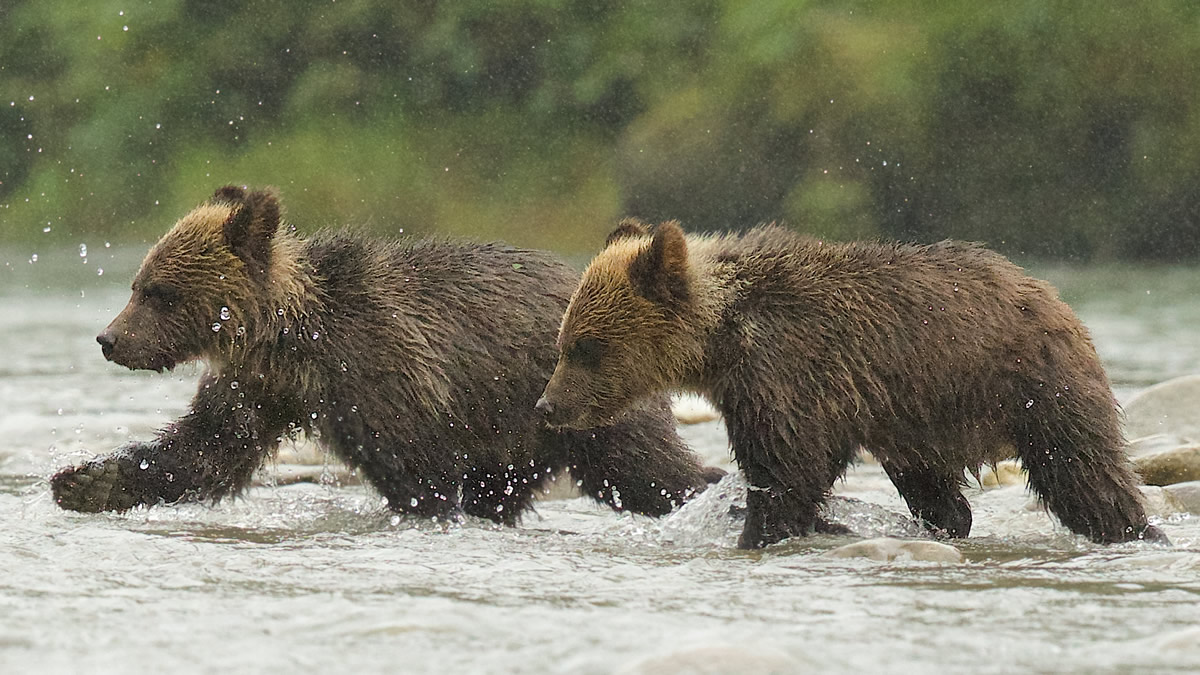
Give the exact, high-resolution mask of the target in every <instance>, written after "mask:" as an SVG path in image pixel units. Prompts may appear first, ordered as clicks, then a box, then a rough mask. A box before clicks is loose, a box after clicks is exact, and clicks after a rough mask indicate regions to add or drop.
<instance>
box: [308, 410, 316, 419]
mask: <svg viewBox="0 0 1200 675" xmlns="http://www.w3.org/2000/svg"><path fill="white" fill-rule="evenodd" d="M309 417H311V418H313V419H314V420H315V419H317V413H316V412H315V411H314V412H313V414H311V415H309Z"/></svg>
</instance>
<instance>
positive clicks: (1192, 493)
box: [1162, 480, 1200, 513]
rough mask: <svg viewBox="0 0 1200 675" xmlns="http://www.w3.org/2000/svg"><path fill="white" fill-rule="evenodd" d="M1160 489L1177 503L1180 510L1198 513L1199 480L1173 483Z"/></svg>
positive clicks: (1199, 504) (1199, 507) (1199, 502)
mask: <svg viewBox="0 0 1200 675" xmlns="http://www.w3.org/2000/svg"><path fill="white" fill-rule="evenodd" d="M1162 489H1163V491H1165V492H1166V493H1167V494H1169V495H1171V497H1172V499H1174V500H1175V501H1176V503H1178V504H1179V507H1180V510H1181V511H1187V512H1188V513H1200V480H1192V481H1188V482H1186V483H1175V484H1174V485H1168V486H1166V487H1164V488H1162Z"/></svg>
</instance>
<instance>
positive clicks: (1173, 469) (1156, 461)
mask: <svg viewBox="0 0 1200 675" xmlns="http://www.w3.org/2000/svg"><path fill="white" fill-rule="evenodd" d="M1133 468H1134V470H1135V471H1137V472H1138V473H1139V474H1140V475H1141V476H1142V480H1143V481H1145V482H1146V483H1147V484H1148V485H1171V484H1173V483H1184V482H1187V481H1194V480H1200V444H1195V443H1192V444H1189V445H1184V446H1180V447H1177V448H1172V449H1170V450H1161V451H1159V452H1152V453H1149V454H1145V455H1138V456H1136V457H1133Z"/></svg>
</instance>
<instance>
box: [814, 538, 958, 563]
mask: <svg viewBox="0 0 1200 675" xmlns="http://www.w3.org/2000/svg"><path fill="white" fill-rule="evenodd" d="M820 557H822V558H870V559H871V560H878V561H880V562H892V561H894V560H899V561H909V560H912V561H921V562H948V563H958V562H962V560H963V555H962V552H961V551H959V550H958V549H956V548H954V547H953V546H950V545H948V544H941V543H938V542H936V541H910V540H907V539H892V538H889V537H880V538H878V539H865V540H863V541H856V542H854V543H853V544H846V545H845V546H839V547H837V548H835V549H833V550H830V551H826V552H825V553H822V554H821V556H820Z"/></svg>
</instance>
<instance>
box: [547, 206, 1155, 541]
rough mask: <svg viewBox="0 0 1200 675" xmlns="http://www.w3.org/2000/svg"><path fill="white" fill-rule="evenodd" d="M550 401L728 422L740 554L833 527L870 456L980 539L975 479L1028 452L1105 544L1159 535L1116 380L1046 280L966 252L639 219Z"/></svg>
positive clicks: (572, 341) (580, 328)
mask: <svg viewBox="0 0 1200 675" xmlns="http://www.w3.org/2000/svg"><path fill="white" fill-rule="evenodd" d="M558 346H559V350H560V353H561V356H560V358H559V362H558V366H557V367H556V368H555V371H554V375H553V377H551V379H550V382H549V384H548V385H547V386H546V390H545V392H544V395H543V397H542V398H541V399H540V400H539V401H538V405H537V407H538V409H540V410H541V411H542V412H543V414H544V415H546V417H547V419H548V420H549V421H550V422H551V423H552V424H555V425H558V426H561V427H570V428H579V427H588V426H595V425H599V424H605V423H608V422H610V421H612V420H615V419H619V418H618V417H617V416H619V415H620V414H621V413H622V411H623V410H626V409H628V408H629V407H630V406H631V405H635V404H636V403H638V402H639V401H642V400H644V399H645V398H646V397H649V396H656V395H660V394H661V392H663V391H665V390H668V389H673V388H682V389H687V390H692V391H695V392H698V393H700V394H702V395H704V396H706V397H708V398H709V399H710V400H711V401H712V402H713V404H714V405H715V406H716V407H717V409H718V410H719V411H720V412H721V413H722V414H723V415H724V418H725V423H726V425H727V427H728V429H729V437H730V442H731V445H732V447H733V453H734V456H735V457H736V459H737V462H738V464H739V466H740V467H741V469H742V470H743V471H744V472H745V474H746V478H747V481H748V483H749V484H750V493H749V498H748V504H747V517H746V523H745V529H744V530H743V532H742V536H741V540H740V545H741V546H742V547H743V548H755V547H760V546H765V545H768V544H771V543H774V542H777V541H779V540H781V539H784V538H786V537H790V536H794V535H803V534H806V533H808V532H810V531H813V530H814V529H815V530H818V531H820V530H822V529H823V528H825V527H826V524H825V523H823V522H821V521H820V520H819V519H818V507H819V506H820V505H821V504H822V502H823V500H824V499H825V498H826V495H827V494H828V492H829V490H830V488H831V487H832V485H833V483H834V481H835V480H837V479H838V477H839V476H841V475H842V473H843V472H844V471H845V469H846V467H847V464H848V463H849V462H850V460H851V458H852V457H853V455H854V453H855V450H856V449H857V448H859V447H863V448H866V449H867V450H869V451H870V452H871V453H872V454H873V455H874V456H875V457H876V458H877V459H878V460H879V462H880V463H881V464H882V465H883V468H884V469H885V470H886V471H887V474H888V476H889V477H890V478H891V480H892V482H893V483H894V484H895V486H896V488H897V489H898V490H899V492H900V494H901V495H902V496H903V497H904V499H905V500H906V501H907V502H908V505H909V508H910V510H911V511H912V513H913V515H914V516H915V517H916V518H917V519H919V520H921V521H923V522H924V523H925V524H926V525H927V526H928V527H929V528H930V529H932V530H934V531H935V532H939V533H942V534H944V535H948V536H952V537H965V536H967V534H968V532H969V531H970V529H971V508H970V505H969V504H968V503H967V500H966V499H965V498H964V497H963V496H962V494H961V492H960V487H961V485H962V483H963V477H964V468H965V469H971V470H976V471H977V470H978V468H979V467H980V465H981V464H984V463H989V462H995V461H998V460H1000V459H1003V458H1005V457H1006V456H1008V455H1010V454H1013V449H1014V448H1015V454H1016V456H1017V457H1019V458H1020V459H1021V461H1022V463H1023V464H1024V466H1025V468H1026V470H1027V471H1028V472H1029V484H1030V486H1031V487H1032V488H1033V490H1034V491H1035V492H1036V493H1037V495H1038V497H1039V498H1040V499H1041V501H1042V502H1043V503H1044V504H1045V506H1046V507H1048V508H1049V510H1050V511H1051V512H1053V513H1054V514H1055V515H1056V516H1057V517H1058V518H1059V519H1060V520H1061V521H1062V522H1063V523H1064V524H1065V525H1066V526H1067V527H1068V528H1070V529H1071V530H1072V531H1073V532H1077V533H1079V534H1083V535H1086V536H1088V537H1090V538H1091V539H1092V540H1094V541H1097V542H1102V543H1107V542H1120V541H1128V540H1135V539H1150V540H1160V541H1162V540H1165V537H1164V536H1163V535H1162V533H1161V532H1159V531H1158V530H1157V529H1155V528H1154V527H1152V526H1150V525H1148V524H1147V522H1146V515H1145V512H1144V511H1143V508H1142V503H1141V500H1140V492H1139V491H1138V489H1137V487H1136V480H1135V478H1134V475H1133V473H1132V472H1131V470H1130V468H1129V466H1128V465H1127V462H1126V458H1125V455H1124V452H1123V446H1124V440H1123V438H1122V434H1121V430H1120V426H1119V424H1118V416H1117V409H1116V407H1115V402H1114V399H1113V395H1112V391H1111V389H1110V388H1109V384H1108V380H1107V377H1106V376H1105V374H1104V371H1103V370H1102V369H1101V367H1100V362H1099V359H1098V358H1097V356H1096V352H1095V350H1094V349H1093V347H1092V344H1091V340H1090V338H1089V337H1088V334H1087V331H1086V330H1085V329H1084V327H1083V325H1082V324H1080V322H1079V320H1078V319H1077V318H1076V317H1075V315H1074V314H1073V313H1072V312H1071V310H1070V309H1069V308H1068V307H1067V305H1066V304H1064V303H1063V302H1062V301H1061V300H1059V299H1058V297H1057V294H1056V292H1055V291H1054V289H1053V288H1051V287H1050V285H1049V284H1047V283H1045V282H1042V281H1038V280H1036V279H1032V278H1030V277H1029V276H1027V275H1026V274H1025V273H1024V272H1023V271H1022V270H1021V269H1020V268H1019V267H1017V266H1016V265H1013V264H1012V263H1010V262H1009V261H1008V260H1006V259H1005V258H1004V257H1002V256H1000V255H998V254H996V253H993V252H991V251H988V250H985V249H983V248H980V247H978V246H976V245H972V244H964V243H956V242H942V243H939V244H933V245H930V246H917V245H906V244H875V243H850V244H831V243H823V242H820V241H816V240H811V239H807V238H803V237H800V236H798V235H796V234H793V233H791V232H789V231H787V230H785V229H783V228H780V227H775V226H767V227H760V228H756V229H753V230H751V231H749V232H747V233H745V234H744V235H741V236H733V235H730V236H717V237H696V236H687V237H685V235H684V233H683V231H682V230H681V229H680V227H679V225H678V224H676V223H673V222H669V223H665V224H663V225H660V226H658V227H657V228H656V229H655V230H654V231H653V234H651V233H650V232H649V231H648V229H647V228H646V227H645V226H644V225H642V224H641V223H638V222H636V221H625V222H623V223H622V224H621V226H620V227H618V228H617V230H616V231H614V232H613V233H612V235H610V237H609V240H608V245H607V248H606V249H605V250H604V251H603V252H601V253H600V254H599V255H598V256H597V257H596V259H595V260H593V261H592V263H591V265H590V266H589V267H588V269H587V271H586V272H585V273H584V276H583V280H582V282H581V284H580V286H579V288H578V289H576V291H575V294H574V296H573V297H572V298H571V303H570V305H569V307H568V308H567V312H566V315H565V316H564V317H563V321H562V327H561V329H560V333H559V336H558Z"/></svg>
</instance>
